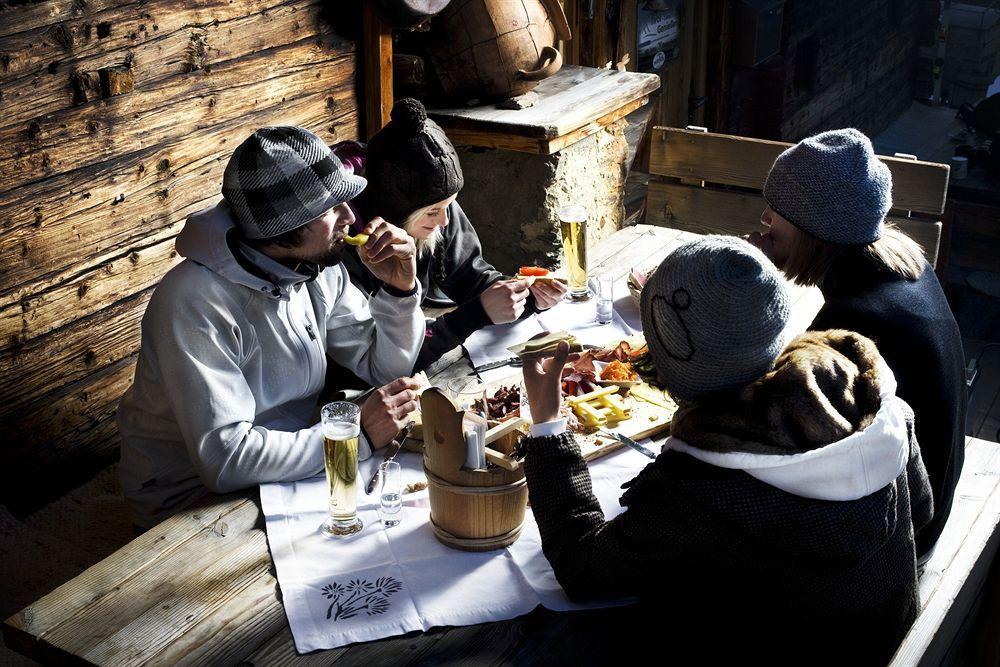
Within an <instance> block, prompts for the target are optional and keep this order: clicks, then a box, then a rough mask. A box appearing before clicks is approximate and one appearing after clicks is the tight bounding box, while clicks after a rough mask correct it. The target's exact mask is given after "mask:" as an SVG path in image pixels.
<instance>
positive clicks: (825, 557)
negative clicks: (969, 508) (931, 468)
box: [525, 410, 931, 665]
mask: <svg viewBox="0 0 1000 667" xmlns="http://www.w3.org/2000/svg"><path fill="white" fill-rule="evenodd" d="M907 412H908V410H907ZM910 414H912V413H910ZM909 423H910V426H911V428H910V429H909V432H910V460H909V464H908V465H907V468H906V470H904V472H903V473H902V474H900V475H899V476H898V477H897V478H896V480H895V481H894V482H892V483H890V484H889V485H888V486H886V487H884V488H882V489H880V490H879V491H877V492H875V493H872V494H870V495H868V496H865V497H863V498H861V499H859V500H853V501H843V502H841V501H825V500H815V499H810V498H803V497H799V496H795V495H792V494H790V493H787V492H785V491H782V490H780V489H778V488H775V487H772V486H769V485H768V484H765V483H764V482H761V481H759V480H757V479H755V478H754V477H752V476H750V475H749V474H747V473H745V472H743V471H739V470H730V469H724V468H718V467H715V466H712V465H709V464H706V463H703V462H701V461H698V460H696V459H694V458H692V457H690V456H688V455H686V454H683V453H679V452H675V451H667V452H664V453H662V454H660V455H659V456H658V457H657V458H656V460H655V461H653V462H652V463H650V464H649V465H648V466H646V468H645V469H644V470H642V472H640V473H639V475H638V476H636V477H635V478H634V479H633V480H631V481H630V482H627V483H626V484H625V485H624V487H623V488H627V491H626V492H625V494H624V495H623V496H622V497H621V504H622V505H623V506H624V507H625V508H626V511H625V512H624V513H622V514H620V515H619V516H617V517H615V518H614V519H612V520H611V521H605V519H604V514H603V512H602V511H601V508H600V505H599V504H598V501H597V499H596V497H595V496H594V494H593V491H592V487H591V479H590V474H589V472H588V470H587V463H586V462H585V461H584V459H583V458H582V456H581V455H580V448H579V446H578V445H577V444H576V443H575V441H574V439H573V437H572V435H569V434H563V435H560V436H553V437H542V438H529V439H528V440H527V443H526V444H527V457H526V461H525V473H526V476H527V482H528V490H529V497H530V503H531V508H532V511H533V513H534V516H535V520H536V521H537V523H538V528H539V531H540V533H541V538H542V550H543V552H544V554H545V556H546V558H548V560H549V562H550V563H551V565H552V568H553V570H554V572H555V575H556V578H557V580H558V581H559V583H560V584H561V585H562V587H563V589H564V590H565V591H566V593H567V595H568V596H569V597H570V598H571V599H573V600H579V601H582V600H587V599H594V598H605V597H617V596H636V597H638V598H639V600H640V602H641V604H642V605H644V606H645V607H646V609H647V611H646V612H645V613H644V614H643V616H644V618H645V619H646V620H647V623H648V627H647V628H645V629H644V631H643V632H641V633H639V634H638V635H637V636H636V637H631V638H629V640H628V641H627V642H625V640H622V642H621V646H618V647H617V648H618V649H620V650H621V651H622V652H626V653H629V654H636V653H641V652H642V651H643V650H645V651H651V650H652V651H656V652H658V653H659V654H660V655H663V656H664V658H665V659H666V658H667V657H674V658H684V659H692V658H697V659H699V660H700V661H704V660H716V659H733V658H738V659H740V661H741V662H743V661H744V660H747V659H751V658H754V659H756V658H762V659H765V660H768V661H769V662H768V663H765V664H775V663H776V662H777V663H782V664H784V663H787V662H796V663H799V664H836V663H839V664H873V665H874V664H885V663H887V662H888V660H889V659H890V658H891V656H892V654H893V652H894V651H895V649H896V646H897V645H898V644H899V642H900V640H901V639H902V638H903V636H904V635H905V633H906V631H907V630H908V628H909V627H910V625H911V624H912V623H913V620H914V618H915V617H916V613H917V611H918V600H917V591H916V565H915V553H914V542H913V532H914V528H913V526H914V522H916V524H917V525H922V524H923V523H924V522H926V521H927V519H928V518H929V516H930V512H931V506H930V491H929V488H928V485H927V477H926V472H925V471H924V468H923V464H922V463H921V460H920V454H919V448H918V447H917V444H916V440H915V438H914V437H913V429H912V419H911V420H910V422H909ZM911 490H912V492H913V494H914V497H913V498H911ZM911 506H912V511H913V514H912V515H911ZM637 642H638V644H637ZM644 642H645V644H643V643H644Z"/></svg>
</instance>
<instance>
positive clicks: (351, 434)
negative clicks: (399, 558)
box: [320, 401, 362, 537]
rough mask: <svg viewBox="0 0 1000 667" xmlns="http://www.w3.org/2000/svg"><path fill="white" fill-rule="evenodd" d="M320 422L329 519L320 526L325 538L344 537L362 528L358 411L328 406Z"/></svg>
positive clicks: (350, 405)
mask: <svg viewBox="0 0 1000 667" xmlns="http://www.w3.org/2000/svg"><path fill="white" fill-rule="evenodd" d="M320 417H321V418H322V420H323V461H324V463H325V465H326V482H327V486H328V488H329V491H330V497H329V516H328V517H327V520H326V521H325V522H323V525H322V526H321V530H322V531H323V534H324V535H329V536H333V537H343V536H345V535H353V534H355V533H357V532H359V531H360V530H361V528H362V523H361V519H359V518H358V497H357V485H358V440H359V436H360V434H361V408H360V407H358V406H357V405H356V404H354V403H348V402H345V401H340V402H336V403H327V404H326V405H324V406H323V409H322V410H321V411H320Z"/></svg>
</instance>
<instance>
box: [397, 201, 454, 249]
mask: <svg viewBox="0 0 1000 667" xmlns="http://www.w3.org/2000/svg"><path fill="white" fill-rule="evenodd" d="M439 203H440V202H438V203H435V204H428V205H427V206H422V207H421V208H418V209H417V210H416V211H414V212H413V213H411V214H409V215H408V216H406V220H404V221H403V231H404V232H406V233H407V234H409V235H410V236H413V227H414V226H415V225H416V224H417V220H419V219H420V218H422V217H424V215H426V214H427V212H428V211H430V210H431V209H432V208H435V207H436V206H438V204H439ZM445 215H447V212H445ZM441 238H442V233H441V228H440V227H438V228H437V229H435V230H434V231H433V232H431V235H430V236H428V237H427V238H426V239H418V238H417V237H416V236H413V240H414V242H415V243H416V245H417V257H421V256H423V255H424V254H428V255H432V254H434V249H435V248H437V246H438V244H439V243H440V242H441Z"/></svg>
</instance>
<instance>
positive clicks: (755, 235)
mask: <svg viewBox="0 0 1000 667" xmlns="http://www.w3.org/2000/svg"><path fill="white" fill-rule="evenodd" d="M743 240H744V241H747V242H749V243H750V245H752V246H754V247H756V248H758V249H759V250H760V251H761V252H762V253H764V254H765V255H766V256H767V257H768V259H772V260H773V259H774V239H772V238H771V235H770V234H761V233H760V232H751V233H749V234H745V235H744V236H743Z"/></svg>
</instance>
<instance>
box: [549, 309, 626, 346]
mask: <svg viewBox="0 0 1000 667" xmlns="http://www.w3.org/2000/svg"><path fill="white" fill-rule="evenodd" d="M616 306H617V304H616ZM535 317H536V318H537V319H538V323H539V324H540V325H541V327H542V331H563V330H565V331H569V332H570V333H571V334H573V335H574V336H576V339H577V341H579V342H580V343H582V344H584V345H607V344H608V343H612V342H614V341H617V340H621V339H622V338H624V337H626V336H630V335H632V333H633V332H632V329H631V327H629V326H628V324H626V323H625V321H624V320H622V318H621V317H620V316H619V315H618V313H617V312H613V313H612V316H611V322H609V323H608V324H598V323H597V299H596V298H594V297H591V298H590V299H589V300H587V301H575V302H574V301H561V302H559V303H558V304H556V305H555V306H553V307H552V308H550V309H549V310H546V311H545V312H542V313H538V314H537V315H535Z"/></svg>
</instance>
